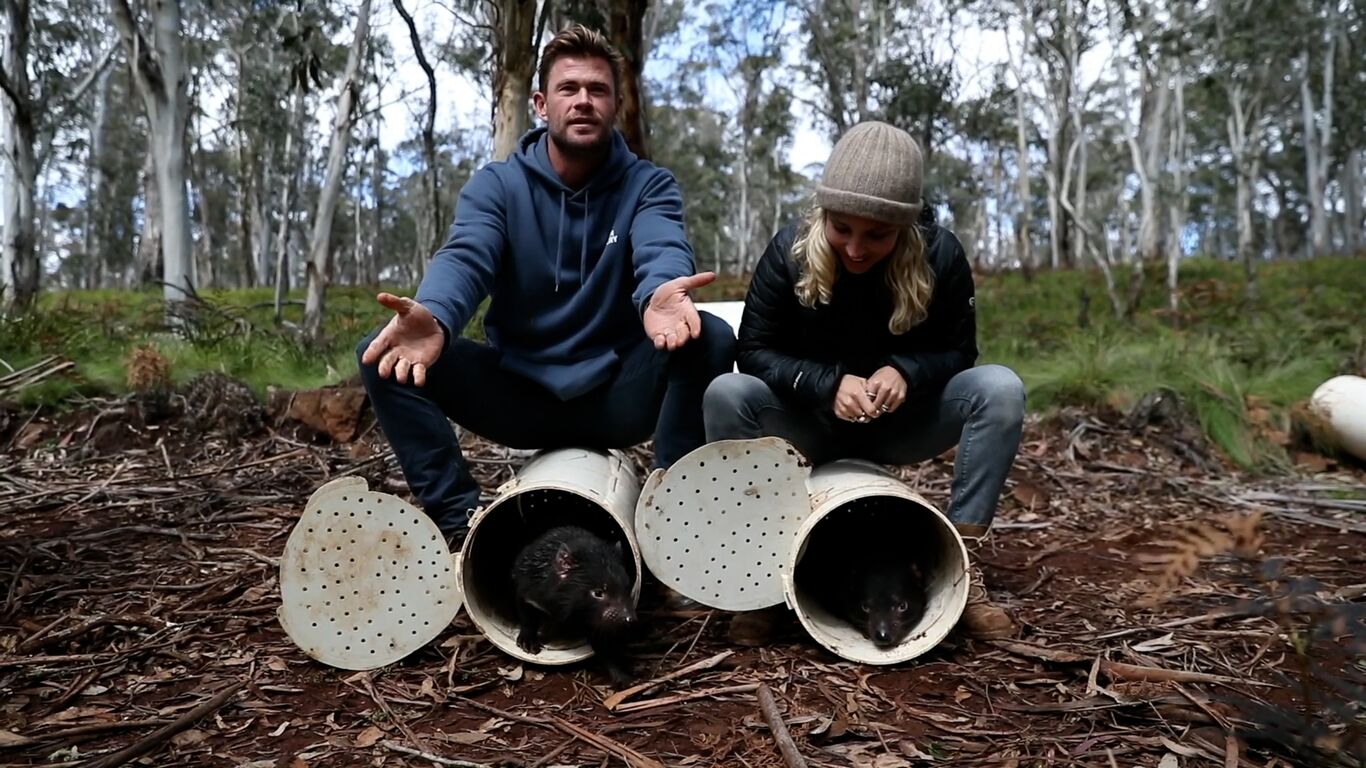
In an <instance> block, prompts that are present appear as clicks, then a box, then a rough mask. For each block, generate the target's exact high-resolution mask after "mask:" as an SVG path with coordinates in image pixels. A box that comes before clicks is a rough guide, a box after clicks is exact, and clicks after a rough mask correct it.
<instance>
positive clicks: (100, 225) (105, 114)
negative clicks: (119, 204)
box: [83, 68, 113, 288]
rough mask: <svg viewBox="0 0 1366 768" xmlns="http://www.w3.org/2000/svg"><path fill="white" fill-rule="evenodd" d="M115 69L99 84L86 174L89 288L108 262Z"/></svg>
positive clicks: (105, 73)
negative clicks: (107, 155)
mask: <svg viewBox="0 0 1366 768" xmlns="http://www.w3.org/2000/svg"><path fill="white" fill-rule="evenodd" d="M112 81H113V70H112V69H110V68H105V69H104V71H102V72H100V74H99V80H98V81H97V82H96V84H95V110H94V114H93V115H92V116H91V120H90V158H89V160H88V161H87V162H86V174H85V237H84V244H83V245H84V248H85V258H86V269H87V273H86V288H98V287H99V285H98V280H97V279H96V275H98V274H99V271H100V270H99V265H101V264H102V263H103V262H104V257H105V254H104V250H105V248H106V247H107V246H106V244H105V242H104V235H105V232H106V222H107V221H108V213H107V210H108V205H109V188H108V187H109V182H108V180H107V179H106V178H105V176H104V163H105V159H104V156H105V152H106V149H107V147H108V144H109V142H108V136H107V133H108V131H107V128H108V125H109V88H110V85H111V83H112Z"/></svg>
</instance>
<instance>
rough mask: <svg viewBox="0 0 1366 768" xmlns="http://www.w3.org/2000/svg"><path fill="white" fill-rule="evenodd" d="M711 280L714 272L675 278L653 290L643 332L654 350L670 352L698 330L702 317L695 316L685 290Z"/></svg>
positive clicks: (695, 335)
mask: <svg viewBox="0 0 1366 768" xmlns="http://www.w3.org/2000/svg"><path fill="white" fill-rule="evenodd" d="M715 279H716V273H715V272H702V273H699V274H696V275H688V276H685V277H675V278H674V279H672V280H670V281H669V282H667V283H664V284H663V285H661V286H659V287H658V288H656V289H655V295H654V296H651V297H650V303H649V305H648V306H646V307H645V316H644V321H645V333H646V335H648V336H649V337H650V338H651V339H653V340H654V343H655V349H667V350H669V351H670V352H672V351H674V350H675V349H678V348H679V347H681V346H683V345H684V344H686V343H687V342H688V340H689V339H695V338H697V336H698V334H700V333H702V319H701V318H700V317H698V316H697V307H695V306H693V303H692V299H691V298H689V297H688V291H691V290H692V289H694V288H701V287H702V286H704V285H706V284H707V283H710V282H711V281H713V280H715Z"/></svg>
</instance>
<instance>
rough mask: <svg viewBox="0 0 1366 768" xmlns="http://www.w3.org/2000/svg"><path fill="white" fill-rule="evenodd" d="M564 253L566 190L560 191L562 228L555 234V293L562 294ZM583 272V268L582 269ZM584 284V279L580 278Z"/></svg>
mask: <svg viewBox="0 0 1366 768" xmlns="http://www.w3.org/2000/svg"><path fill="white" fill-rule="evenodd" d="M563 251H564V190H560V228H559V229H558V230H556V232H555V293H559V292H560V263H561V260H562V258H563ZM580 270H582V267H580ZM580 282H582V278H580Z"/></svg>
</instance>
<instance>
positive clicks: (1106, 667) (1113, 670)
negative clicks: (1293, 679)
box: [987, 640, 1275, 688]
mask: <svg viewBox="0 0 1366 768" xmlns="http://www.w3.org/2000/svg"><path fill="white" fill-rule="evenodd" d="M987 642H988V643H990V644H991V645H994V646H996V647H997V648H1000V649H1002V650H1005V651H1010V652H1011V653H1014V654H1016V655H1018V656H1024V657H1025V658H1031V659H1039V660H1040V661H1052V662H1057V663H1060V664H1090V663H1093V657H1091V656H1089V655H1086V654H1081V653H1074V652H1072V651H1067V650H1063V649H1061V648H1049V647H1047V646H1043V645H1034V644H1032V643H1021V642H1018V641H1016V640H988V641H987ZM1100 669H1101V671H1102V672H1104V673H1105V674H1107V675H1109V676H1110V677H1112V678H1116V679H1119V680H1131V681H1133V680H1136V681H1143V682H1149V683H1221V684H1225V685H1231V684H1234V683H1242V684H1244V685H1260V686H1266V687H1271V688H1274V687H1275V686H1274V685H1272V684H1271V683H1263V682H1260V681H1257V680H1244V679H1241V678H1236V677H1225V676H1223V675H1211V674H1207V673H1205V672H1188V671H1186V670H1181V669H1163V668H1161V667H1143V666H1139V665H1137V664H1125V663H1124V662H1122V661H1110V660H1108V659H1101V660H1100Z"/></svg>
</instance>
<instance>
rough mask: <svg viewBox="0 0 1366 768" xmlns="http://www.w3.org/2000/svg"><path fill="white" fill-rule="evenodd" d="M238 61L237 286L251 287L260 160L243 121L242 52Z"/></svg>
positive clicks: (237, 58)
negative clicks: (249, 143) (248, 141)
mask: <svg viewBox="0 0 1366 768" xmlns="http://www.w3.org/2000/svg"><path fill="white" fill-rule="evenodd" d="M234 58H235V59H236V60H237V115H236V120H235V122H236V124H237V225H238V238H237V239H238V242H237V261H238V263H239V264H240V265H241V269H242V272H241V277H240V279H239V280H238V283H237V285H238V287H239V288H248V287H250V286H253V285H256V236H255V235H254V234H253V227H255V226H256V224H257V222H258V221H259V220H258V219H257V218H256V215H255V213H256V206H257V204H258V203H257V199H258V193H257V189H256V159H255V157H254V156H253V155H252V154H251V153H250V151H249V150H248V149H247V130H246V125H245V124H244V123H243V120H242V102H243V101H245V99H244V98H243V95H244V94H245V92H246V82H245V78H244V76H243V74H244V70H245V67H244V66H243V63H242V52H241V51H234Z"/></svg>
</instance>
